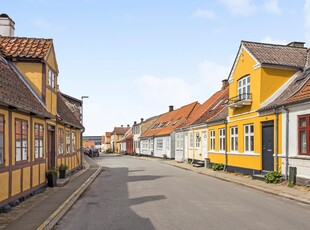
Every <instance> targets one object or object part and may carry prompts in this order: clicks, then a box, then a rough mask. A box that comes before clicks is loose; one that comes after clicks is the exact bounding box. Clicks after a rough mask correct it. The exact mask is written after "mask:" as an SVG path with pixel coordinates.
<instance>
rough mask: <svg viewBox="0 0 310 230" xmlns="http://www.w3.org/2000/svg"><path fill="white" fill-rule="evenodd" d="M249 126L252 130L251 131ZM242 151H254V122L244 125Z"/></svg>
mask: <svg viewBox="0 0 310 230" xmlns="http://www.w3.org/2000/svg"><path fill="white" fill-rule="evenodd" d="M251 127H252V128H253V132H251ZM246 130H247V131H246ZM251 139H252V140H253V145H251ZM251 146H252V147H253V148H251ZM247 147H248V148H247ZM244 152H246V153H254V124H248V125H244Z"/></svg>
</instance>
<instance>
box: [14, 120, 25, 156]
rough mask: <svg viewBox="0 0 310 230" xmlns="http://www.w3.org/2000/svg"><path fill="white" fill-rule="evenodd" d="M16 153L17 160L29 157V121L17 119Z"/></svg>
mask: <svg viewBox="0 0 310 230" xmlns="http://www.w3.org/2000/svg"><path fill="white" fill-rule="evenodd" d="M15 154H16V161H24V160H27V158H28V122H27V121H25V120H17V119H16V120H15Z"/></svg>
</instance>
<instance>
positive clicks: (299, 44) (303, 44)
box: [287, 41, 305, 48]
mask: <svg viewBox="0 0 310 230" xmlns="http://www.w3.org/2000/svg"><path fill="white" fill-rule="evenodd" d="M287 46H293V47H299V48H303V47H305V42H296V41H294V42H290V43H288V44H287Z"/></svg>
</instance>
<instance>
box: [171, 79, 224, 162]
mask: <svg viewBox="0 0 310 230" xmlns="http://www.w3.org/2000/svg"><path fill="white" fill-rule="evenodd" d="M222 83H223V86H222V88H221V90H219V91H217V92H216V93H214V94H213V95H212V96H211V97H210V98H209V99H208V100H206V101H205V102H204V103H203V104H202V105H200V106H199V107H198V108H197V109H196V110H195V111H193V113H192V114H191V115H190V116H189V118H188V119H187V121H186V122H184V123H183V124H182V125H181V126H179V128H178V129H177V130H176V131H175V137H176V138H175V146H176V148H175V160H176V161H184V160H191V161H192V162H194V161H206V160H207V159H208V139H207V137H208V126H207V124H206V123H207V121H208V120H210V119H211V118H213V117H214V116H216V115H217V114H218V113H219V112H221V111H222V110H223V109H224V108H225V107H226V106H227V99H228V83H227V80H223V81H222Z"/></svg>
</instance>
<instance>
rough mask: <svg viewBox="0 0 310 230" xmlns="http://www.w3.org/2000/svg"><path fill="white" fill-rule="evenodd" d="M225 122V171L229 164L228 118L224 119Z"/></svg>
mask: <svg viewBox="0 0 310 230" xmlns="http://www.w3.org/2000/svg"><path fill="white" fill-rule="evenodd" d="M224 124H225V166H224V169H223V170H224V171H226V170H227V164H228V155H227V119H225V120H224Z"/></svg>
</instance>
